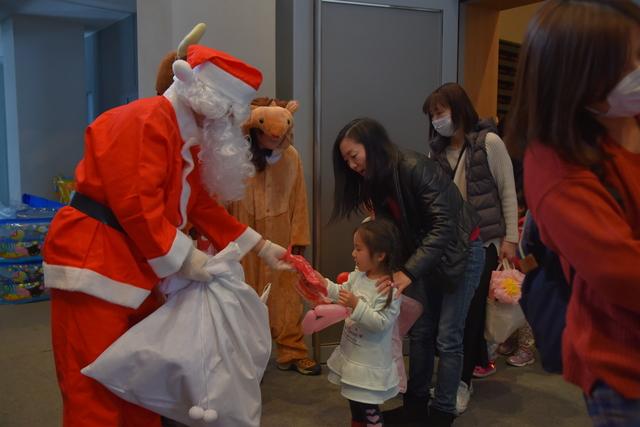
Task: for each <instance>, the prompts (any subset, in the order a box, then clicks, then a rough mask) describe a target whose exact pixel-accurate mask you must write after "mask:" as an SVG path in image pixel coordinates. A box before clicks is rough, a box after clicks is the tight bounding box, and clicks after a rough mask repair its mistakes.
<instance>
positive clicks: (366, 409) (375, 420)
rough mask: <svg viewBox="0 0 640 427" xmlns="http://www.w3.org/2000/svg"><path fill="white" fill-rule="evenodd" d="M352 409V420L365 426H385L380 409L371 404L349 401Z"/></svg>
mask: <svg viewBox="0 0 640 427" xmlns="http://www.w3.org/2000/svg"><path fill="white" fill-rule="evenodd" d="M349 406H350V407H351V420H352V421H354V422H355V423H358V424H359V425H363V426H376V427H377V426H380V427H381V426H383V425H384V422H383V421H382V412H380V407H379V406H378V405H374V404H371V403H361V402H355V401H353V400H350V401H349Z"/></svg>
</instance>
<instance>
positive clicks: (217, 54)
mask: <svg viewBox="0 0 640 427" xmlns="http://www.w3.org/2000/svg"><path fill="white" fill-rule="evenodd" d="M187 64H188V65H187ZM192 70H193V71H192ZM173 71H174V74H175V76H176V77H177V78H178V79H180V80H182V81H185V82H186V81H189V80H191V79H192V75H193V74H194V73H195V74H197V76H198V79H199V80H201V81H202V82H204V83H205V84H207V85H209V86H211V87H214V88H215V89H216V90H218V91H220V92H222V93H223V94H225V95H226V96H228V97H229V98H230V99H231V100H233V101H234V102H237V103H240V104H246V105H248V104H249V103H250V102H251V100H252V99H253V98H254V97H255V94H256V91H257V90H258V88H259V87H260V84H261V83H262V73H261V72H260V70H258V69H257V68H254V67H252V66H251V65H249V64H247V63H245V62H243V61H241V60H240V59H238V58H235V57H233V56H231V55H229V54H228V53H226V52H222V51H220V50H215V49H211V48H209V47H206V46H202V45H190V46H189V49H188V51H187V61H186V62H185V61H182V60H178V61H176V62H175V63H174V65H173Z"/></svg>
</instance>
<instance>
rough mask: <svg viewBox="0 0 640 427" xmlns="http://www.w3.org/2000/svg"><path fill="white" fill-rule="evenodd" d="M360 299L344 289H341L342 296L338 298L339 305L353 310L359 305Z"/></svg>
mask: <svg viewBox="0 0 640 427" xmlns="http://www.w3.org/2000/svg"><path fill="white" fill-rule="evenodd" d="M358 301H360V300H359V299H358V297H356V296H355V295H354V294H353V293H351V292H349V291H345V290H344V289H340V295H339V297H338V304H340V305H341V306H343V307H348V308H351V309H352V310H355V309H356V306H357V305H358Z"/></svg>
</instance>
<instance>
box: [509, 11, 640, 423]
mask: <svg viewBox="0 0 640 427" xmlns="http://www.w3.org/2000/svg"><path fill="white" fill-rule="evenodd" d="M511 114H512V116H511V121H510V122H509V126H508V129H507V141H508V142H509V145H510V146H512V145H513V147H514V148H517V149H519V151H520V152H521V153H524V190H525V197H526V200H527V204H528V206H529V209H530V211H531V213H532V215H533V217H534V219H535V221H536V223H537V225H538V228H539V230H540V235H541V238H542V241H543V243H545V244H546V245H547V246H548V247H549V248H550V249H551V250H553V251H554V252H556V253H557V254H558V256H559V258H560V261H561V264H562V266H563V269H564V273H565V277H566V278H567V281H569V282H570V283H572V288H571V289H572V290H571V299H570V301H569V306H568V310H567V317H566V320H567V324H566V328H565V330H564V334H563V342H562V359H563V375H564V377H565V379H566V380H568V381H570V382H572V383H574V384H576V385H578V386H579V387H580V388H582V390H583V392H584V393H585V396H586V402H587V407H588V411H589V415H590V416H591V417H592V420H593V423H594V425H596V426H605V425H606V426H637V425H638V423H640V421H639V420H640V364H639V363H638V361H640V298H639V297H638V295H640V268H638V264H639V263H640V126H639V125H638V116H639V115H640V9H639V8H638V7H637V6H636V5H634V4H633V3H632V2H631V1H622V0H619V1H604V0H600V1H596V0H590V1H586V0H585V1H558V0H555V1H549V2H547V3H546V4H545V5H544V6H543V7H542V8H541V9H540V10H539V11H538V13H537V14H536V16H535V17H534V18H533V20H532V22H531V23H530V24H529V29H528V32H527V35H526V37H525V40H524V43H523V45H522V49H521V51H520V64H519V67H518V76H517V80H516V92H515V99H514V104H513V107H512V110H511ZM570 279H572V280H570Z"/></svg>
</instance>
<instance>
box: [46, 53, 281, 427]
mask: <svg viewBox="0 0 640 427" xmlns="http://www.w3.org/2000/svg"><path fill="white" fill-rule="evenodd" d="M186 60H187V61H186V62H185V61H177V62H176V64H175V65H174V71H176V77H177V78H176V80H175V82H174V84H173V85H172V86H171V87H170V88H169V89H168V90H167V92H165V94H164V96H157V97H153V98H148V99H141V100H138V101H135V102H132V103H130V104H127V105H125V106H122V107H118V108H115V109H112V110H110V111H107V112H105V113H104V114H102V115H101V116H100V117H98V118H97V119H96V121H95V122H94V123H92V124H91V125H90V126H89V127H88V128H87V130H86V134H85V153H84V158H83V159H82V160H81V162H80V163H79V165H78V167H77V169H76V182H77V194H76V196H75V197H74V200H73V201H72V203H71V206H68V207H65V208H63V209H62V210H61V211H60V212H59V213H58V214H57V215H56V217H55V218H54V220H53V222H52V224H51V228H50V231H49V234H48V236H47V241H46V244H45V251H44V274H45V282H46V285H47V286H48V287H49V288H51V311H52V313H51V327H52V342H53V351H54V358H55V365H56V371H57V375H58V382H59V385H60V389H61V392H62V397H63V405H64V410H63V418H64V426H66V427H69V426H74V427H75V426H100V427H107V426H145V427H148V426H159V425H160V417H159V416H158V415H156V414H153V413H151V412H149V411H147V410H146V409H143V408H140V407H137V406H135V405H132V404H130V403H127V402H125V401H123V400H121V399H119V398H118V397H116V396H115V395H113V394H111V393H110V392H109V391H108V390H107V389H106V388H104V387H103V386H102V385H101V384H99V383H98V382H96V381H94V380H93V379H90V378H88V377H85V376H83V375H82V374H81V373H80V369H82V368H83V367H84V366H86V365H88V364H89V363H91V362H92V361H93V360H95V359H96V358H97V357H98V356H99V355H100V354H101V353H102V352H103V351H104V350H105V349H106V348H107V347H108V346H109V345H110V344H111V343H112V342H114V341H115V340H116V339H117V338H118V337H119V336H121V335H122V334H123V333H124V332H126V331H127V329H129V328H130V327H131V326H133V325H134V324H135V323H136V322H138V321H139V320H141V319H142V318H144V317H145V316H146V315H148V314H149V313H151V312H152V311H153V310H154V309H155V308H157V307H158V306H159V304H161V300H160V298H159V297H158V295H157V291H155V289H156V285H157V284H158V283H159V282H160V280H161V279H163V278H165V277H168V276H170V275H172V274H176V273H179V274H180V273H182V274H183V275H184V276H185V277H188V278H191V279H196V280H197V279H199V278H201V277H202V274H205V275H206V273H203V272H202V271H201V267H202V265H203V264H204V261H205V260H206V258H203V257H205V255H204V254H202V253H201V252H199V251H198V250H197V249H194V248H193V244H192V240H191V239H190V238H189V237H187V236H186V235H185V234H184V233H183V232H182V231H181V230H182V227H184V225H185V224H186V223H187V221H189V222H190V223H192V224H194V225H195V226H196V227H197V228H198V229H199V230H201V231H202V233H203V234H204V235H205V236H206V237H207V238H208V239H209V241H210V242H212V243H213V245H214V247H215V248H216V249H218V250H220V249H222V248H224V247H225V246H226V245H227V244H228V243H230V242H232V241H235V242H236V243H237V244H238V245H239V247H240V249H241V250H242V252H243V253H246V252H248V251H249V250H250V249H252V248H255V247H261V249H262V250H261V256H263V260H264V261H265V262H268V263H271V264H274V265H275V264H276V263H277V258H279V257H280V256H281V253H283V252H284V249H283V248H281V247H278V246H277V245H273V244H271V243H270V242H266V244H264V245H263V244H262V241H261V236H260V235H259V234H258V233H257V232H255V231H254V230H252V229H251V228H249V227H247V226H245V225H243V224H241V223H239V222H238V221H237V220H236V219H234V218H233V217H232V216H230V215H229V214H228V213H227V212H226V210H225V209H224V208H223V207H222V206H221V205H220V204H219V203H218V202H222V201H227V200H234V199H238V198H240V197H242V194H243V190H244V180H245V178H246V177H248V176H250V175H251V174H252V172H253V167H252V165H251V162H250V160H249V154H248V144H247V142H246V141H245V140H244V139H243V138H242V134H241V131H240V128H239V126H240V125H241V123H242V122H243V121H244V120H245V119H246V117H247V114H248V111H249V110H248V104H249V102H250V101H251V99H252V98H253V97H254V95H255V92H256V90H257V89H258V87H259V85H260V83H261V81H262V75H261V73H260V71H258V70H257V69H255V68H253V67H251V66H250V65H248V64H245V63H243V62H242V61H240V60H238V59H236V58H234V57H232V56H231V55H228V54H226V53H224V52H220V51H216V50H214V49H210V48H207V47H205V46H200V45H192V46H190V47H189V48H188V54H187V58H186ZM204 182H206V184H203V183H204ZM211 195H214V196H215V197H212V196H211ZM216 199H217V201H216ZM259 243H260V244H259ZM256 245H258V246H256ZM199 268H200V270H199ZM198 274H200V276H198Z"/></svg>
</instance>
